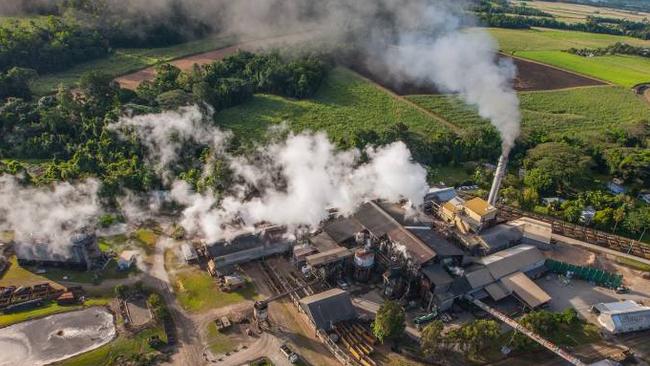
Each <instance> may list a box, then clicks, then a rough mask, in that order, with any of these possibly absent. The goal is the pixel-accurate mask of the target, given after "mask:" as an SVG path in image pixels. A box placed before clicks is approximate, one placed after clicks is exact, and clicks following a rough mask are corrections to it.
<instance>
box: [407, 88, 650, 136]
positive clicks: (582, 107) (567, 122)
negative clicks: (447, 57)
mask: <svg viewBox="0 0 650 366" xmlns="http://www.w3.org/2000/svg"><path fill="white" fill-rule="evenodd" d="M519 97H520V100H521V108H522V116H523V130H524V133H532V132H536V133H543V134H547V135H549V136H553V135H560V134H563V133H567V132H575V133H576V134H577V135H579V136H581V137H582V138H585V139H589V138H591V137H600V136H602V133H603V132H604V131H606V130H607V129H608V128H611V127H613V126H617V125H623V124H631V123H636V122H639V121H643V120H648V119H650V107H649V106H648V105H647V104H646V103H645V102H644V101H643V100H642V99H640V98H638V97H637V96H636V95H634V93H633V92H632V91H631V90H628V89H624V88H620V87H615V86H602V87H592V88H578V89H570V90H560V91H547V92H527V93H519ZM407 98H408V99H409V100H411V101H413V102H414V103H416V104H418V105H420V106H422V107H424V108H427V109H430V110H431V111H433V112H435V113H436V114H439V115H441V116H442V117H443V118H445V119H447V120H448V121H449V122H451V123H454V124H456V125H457V126H459V127H461V128H467V127H472V126H477V125H487V124H488V121H486V120H484V119H482V118H481V117H479V116H478V114H477V112H476V110H475V109H474V108H471V107H469V106H467V105H466V104H464V103H463V102H462V101H461V100H459V99H457V98H455V97H449V96H444V95H421V96H410V97H407Z"/></svg>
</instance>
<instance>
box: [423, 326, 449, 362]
mask: <svg viewBox="0 0 650 366" xmlns="http://www.w3.org/2000/svg"><path fill="white" fill-rule="evenodd" d="M443 329H444V325H443V324H442V321H440V320H435V321H433V322H431V323H429V324H428V325H427V326H426V327H424V329H423V330H422V336H421V339H420V348H421V349H422V353H424V355H425V356H427V357H431V356H433V355H435V354H436V353H438V350H440V348H441V346H442V338H443V337H442V330H443Z"/></svg>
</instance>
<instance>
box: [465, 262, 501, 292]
mask: <svg viewBox="0 0 650 366" xmlns="http://www.w3.org/2000/svg"><path fill="white" fill-rule="evenodd" d="M465 278H467V282H469V284H470V286H472V289H477V288H481V287H484V286H486V285H488V284H490V283H492V282H494V280H495V279H494V277H492V275H491V274H490V270H489V269H488V268H487V267H479V266H477V267H475V268H474V269H473V270H467V271H466V272H465Z"/></svg>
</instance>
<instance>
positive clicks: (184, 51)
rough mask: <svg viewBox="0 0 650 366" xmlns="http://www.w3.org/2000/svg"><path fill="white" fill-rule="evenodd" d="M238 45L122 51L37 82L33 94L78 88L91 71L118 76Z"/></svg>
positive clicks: (212, 41)
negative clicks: (63, 87)
mask: <svg viewBox="0 0 650 366" xmlns="http://www.w3.org/2000/svg"><path fill="white" fill-rule="evenodd" d="M236 41H237V39H236V38H235V37H233V36H215V37H209V38H205V39H201V40H197V41H193V42H187V43H182V44H178V45H174V46H169V47H160V48H119V49H116V50H115V52H114V53H113V54H111V55H110V56H109V57H106V58H102V59H98V60H93V61H89V62H85V63H82V64H79V65H76V66H74V67H72V68H70V69H68V70H65V71H61V72H57V73H52V74H45V75H41V76H40V77H39V78H38V79H37V80H35V81H34V83H33V85H32V90H33V91H34V93H36V94H37V95H46V94H49V93H52V92H53V91H55V90H56V88H57V87H58V86H59V85H60V84H62V85H64V86H66V87H72V86H74V85H76V83H77V82H78V81H79V77H80V76H81V75H82V74H84V73H86V72H89V71H101V72H104V73H107V74H110V75H114V76H118V75H122V74H126V73H130V72H134V71H136V70H140V69H143V68H146V67H149V66H151V65H155V64H157V63H161V62H167V61H171V60H173V59H176V58H179V57H182V56H186V55H191V54H196V53H201V52H207V51H209V50H214V49H217V48H223V47H226V46H229V45H231V44H233V43H235V42H236Z"/></svg>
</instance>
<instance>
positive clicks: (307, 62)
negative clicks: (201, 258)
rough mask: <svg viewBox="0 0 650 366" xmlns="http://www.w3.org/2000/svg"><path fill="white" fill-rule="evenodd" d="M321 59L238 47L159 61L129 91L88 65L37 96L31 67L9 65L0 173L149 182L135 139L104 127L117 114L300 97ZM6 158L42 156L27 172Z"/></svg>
mask: <svg viewBox="0 0 650 366" xmlns="http://www.w3.org/2000/svg"><path fill="white" fill-rule="evenodd" d="M329 67H330V64H329V62H328V61H327V60H326V59H324V58H323V57H319V56H316V55H308V56H303V57H300V58H297V59H284V58H282V56H280V55H279V54H278V53H269V54H263V55H257V54H253V53H248V52H240V53H238V54H235V55H233V56H230V57H228V58H226V59H225V60H223V61H220V62H215V63H213V64H210V65H206V66H203V67H195V68H194V69H193V70H191V71H189V72H181V71H180V70H179V69H178V68H176V67H174V66H171V65H168V64H162V65H159V66H158V67H157V71H158V74H157V76H156V78H155V79H154V80H152V81H150V82H145V83H143V84H142V85H141V86H140V87H139V88H138V89H137V91H136V92H133V91H129V90H125V89H120V88H119V85H117V84H116V83H115V82H113V81H112V78H111V77H110V76H109V75H104V74H101V73H89V74H86V75H84V76H83V77H82V78H81V80H80V83H79V88H78V89H77V90H75V91H74V92H73V91H71V90H67V89H64V88H60V89H59V91H58V93H56V95H52V96H46V97H42V98H40V99H39V100H31V97H30V95H29V89H28V88H25V85H27V84H28V80H29V78H30V77H32V75H31V74H30V73H29V72H28V71H26V70H23V69H12V70H10V71H9V72H8V73H7V74H6V75H4V76H3V77H2V78H0V82H3V83H7V84H8V85H14V86H15V87H14V88H15V90H17V92H16V93H13V94H14V95H12V96H11V97H9V98H7V96H5V98H4V100H2V101H0V135H1V136H2V139H1V140H0V158H1V159H5V160H4V161H5V162H4V163H0V173H10V174H18V173H26V174H25V175H24V179H27V180H32V181H34V183H46V182H50V181H56V180H68V179H74V178H79V177H83V176H89V175H90V176H96V177H99V178H100V179H101V181H102V182H103V185H102V189H103V194H104V196H105V197H111V196H112V195H114V194H115V193H117V192H118V191H119V190H120V189H121V188H128V189H131V190H136V191H145V190H149V189H152V188H154V187H157V186H158V185H159V184H160V182H158V181H157V179H158V178H156V175H155V174H153V173H152V172H151V170H150V169H151V168H150V167H148V166H147V164H145V163H144V156H145V154H144V153H145V152H144V151H143V150H142V149H143V147H142V146H141V145H140V144H138V142H137V141H135V140H133V141H130V142H124V141H121V140H120V139H118V138H117V137H116V136H115V135H114V134H115V132H114V131H111V130H110V128H109V125H110V124H111V123H113V122H115V121H116V120H117V119H118V117H119V116H121V115H123V114H124V113H126V112H128V113H131V114H138V113H147V112H156V111H160V110H165V109H173V108H176V107H179V106H183V105H190V104H199V105H206V106H210V107H211V108H212V109H214V110H220V109H223V108H227V107H229V106H233V105H237V104H240V103H243V102H244V101H246V100H248V99H249V98H250V97H251V96H252V95H253V93H255V92H266V93H275V94H279V95H283V96H287V97H292V98H305V97H309V96H311V95H312V94H313V93H314V92H315V91H316V90H317V88H318V86H319V85H320V83H321V82H322V80H323V79H324V77H325V76H326V74H327V71H328V69H329ZM3 90H5V89H3ZM202 148H204V147H200V146H193V147H188V149H186V150H184V151H186V152H185V153H186V154H188V156H187V158H188V159H185V161H186V165H185V166H182V167H179V168H178V169H179V170H180V171H179V174H181V173H182V172H183V170H191V169H192V168H194V165H195V164H201V151H202ZM11 159H19V160H21V161H32V160H42V161H44V163H43V164H41V165H40V166H41V167H42V171H39V174H33V175H32V174H27V172H26V171H25V166H23V165H22V164H20V163H17V162H15V161H12V160H11ZM181 175H182V174H181ZM190 176H191V175H190ZM193 183H195V184H198V182H197V181H194V182H193ZM222 183H223V182H219V184H222Z"/></svg>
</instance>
